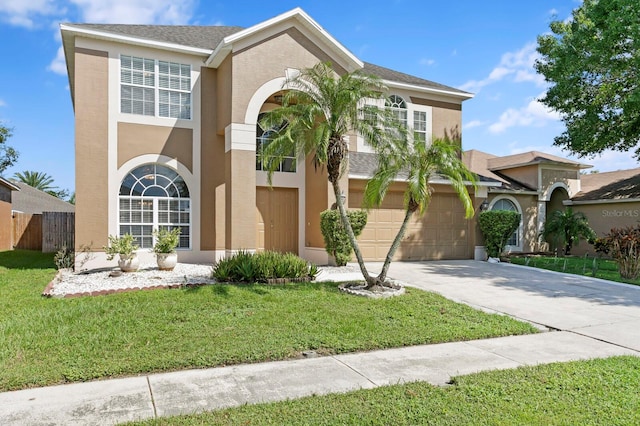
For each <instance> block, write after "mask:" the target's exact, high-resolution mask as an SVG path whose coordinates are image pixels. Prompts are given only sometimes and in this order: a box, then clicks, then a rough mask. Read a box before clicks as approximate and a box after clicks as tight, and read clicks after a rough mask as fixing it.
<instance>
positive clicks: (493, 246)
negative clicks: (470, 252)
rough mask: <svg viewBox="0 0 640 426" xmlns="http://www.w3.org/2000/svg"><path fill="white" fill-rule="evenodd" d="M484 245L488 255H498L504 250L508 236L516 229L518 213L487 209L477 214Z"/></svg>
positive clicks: (518, 219) (518, 220) (518, 221)
mask: <svg viewBox="0 0 640 426" xmlns="http://www.w3.org/2000/svg"><path fill="white" fill-rule="evenodd" d="M478 224H479V225H480V231H481V232H482V235H483V236H484V245H485V246H486V248H487V253H488V254H489V256H490V257H498V256H500V254H501V253H502V252H503V251H504V246H505V245H506V244H507V241H509V238H510V237H511V235H513V233H514V232H515V231H516V229H518V225H519V224H520V213H516V212H512V211H508V210H489V211H486V212H482V213H480V215H479V216H478Z"/></svg>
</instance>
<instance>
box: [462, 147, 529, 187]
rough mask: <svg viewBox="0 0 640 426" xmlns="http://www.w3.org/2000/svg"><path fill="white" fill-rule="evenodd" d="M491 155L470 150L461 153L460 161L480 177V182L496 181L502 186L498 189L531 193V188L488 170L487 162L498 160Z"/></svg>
mask: <svg viewBox="0 0 640 426" xmlns="http://www.w3.org/2000/svg"><path fill="white" fill-rule="evenodd" d="M499 158H501V157H498V156H496V155H493V154H489V153H487V152H483V151H478V150H477V149H471V150H468V151H464V152H463V153H462V161H463V162H464V164H465V165H466V166H467V167H468V168H469V170H471V171H472V172H473V173H475V174H476V175H478V177H480V180H481V181H482V179H483V178H484V179H487V180H489V181H497V182H500V183H501V184H502V185H501V187H500V189H502V190H508V191H533V190H534V189H533V188H530V187H529V186H527V185H524V184H522V183H520V182H518V181H516V180H514V179H511V178H509V177H508V176H505V175H504V174H502V173H500V172H498V171H494V170H490V169H489V166H488V164H489V162H490V161H494V160H495V159H499Z"/></svg>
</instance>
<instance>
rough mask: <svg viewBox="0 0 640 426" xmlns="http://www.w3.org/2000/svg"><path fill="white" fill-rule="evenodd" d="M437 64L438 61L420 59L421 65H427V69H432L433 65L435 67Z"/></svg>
mask: <svg viewBox="0 0 640 426" xmlns="http://www.w3.org/2000/svg"><path fill="white" fill-rule="evenodd" d="M435 63H436V61H435V60H433V59H426V58H423V59H420V65H425V66H427V67H430V66H431V65H433V64H435Z"/></svg>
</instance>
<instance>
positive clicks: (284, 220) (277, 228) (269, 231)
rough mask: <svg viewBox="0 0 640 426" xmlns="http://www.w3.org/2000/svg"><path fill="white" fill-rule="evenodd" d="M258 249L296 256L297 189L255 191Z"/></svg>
mask: <svg viewBox="0 0 640 426" xmlns="http://www.w3.org/2000/svg"><path fill="white" fill-rule="evenodd" d="M256 219H257V222H258V223H257V227H256V229H257V236H256V242H257V246H258V249H259V250H274V251H279V252H282V253H295V254H298V190H297V189H295V188H272V189H269V188H266V187H257V188H256Z"/></svg>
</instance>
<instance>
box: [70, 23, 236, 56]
mask: <svg viewBox="0 0 640 426" xmlns="http://www.w3.org/2000/svg"><path fill="white" fill-rule="evenodd" d="M66 25H69V26H72V27H76V28H82V29H86V30H92V31H100V32H107V33H113V34H118V35H127V36H131V37H137V38H142V39H146V40H154V41H162V42H166V43H175V44H180V45H183V46H189V47H197V48H200V49H210V50H213V49H215V48H216V46H217V45H218V44H219V43H220V42H221V41H222V39H224V38H225V37H227V36H229V35H231V34H235V33H237V32H238V31H240V30H242V29H243V28H242V27H233V26H218V25H213V26H211V25H210V26H198V25H127V24H66Z"/></svg>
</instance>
